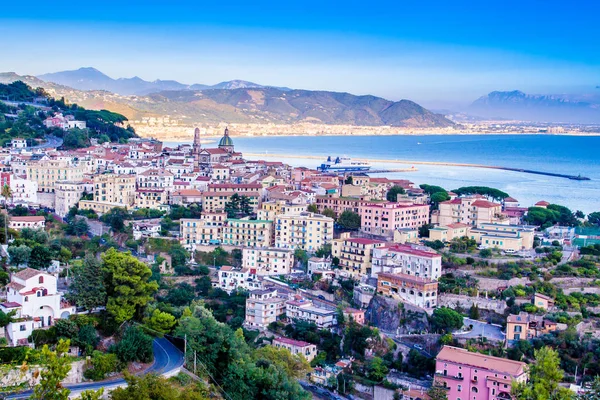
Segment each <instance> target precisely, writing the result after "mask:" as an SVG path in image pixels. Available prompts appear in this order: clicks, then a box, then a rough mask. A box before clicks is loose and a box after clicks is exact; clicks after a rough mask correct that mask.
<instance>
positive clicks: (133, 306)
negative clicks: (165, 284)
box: [102, 248, 158, 324]
mask: <svg viewBox="0 0 600 400" xmlns="http://www.w3.org/2000/svg"><path fill="white" fill-rule="evenodd" d="M102 271H103V272H104V287H105V288H106V294H107V298H108V301H107V303H106V311H108V313H109V314H110V315H111V317H112V318H113V319H114V320H115V322H116V323H118V324H121V323H123V322H125V321H128V320H130V319H132V318H133V317H134V316H135V315H136V314H138V315H139V314H140V313H141V311H142V309H143V308H144V307H145V306H146V304H148V302H149V301H151V300H152V295H153V294H154V292H156V290H158V284H157V283H156V282H150V281H149V280H150V277H151V276H152V271H151V270H150V268H148V266H147V265H146V264H144V263H143V262H141V261H139V260H138V259H137V258H135V257H134V256H132V255H131V253H130V252H126V253H120V252H118V251H117V250H115V249H114V248H110V249H108V250H107V251H106V253H104V255H103V256H102Z"/></svg>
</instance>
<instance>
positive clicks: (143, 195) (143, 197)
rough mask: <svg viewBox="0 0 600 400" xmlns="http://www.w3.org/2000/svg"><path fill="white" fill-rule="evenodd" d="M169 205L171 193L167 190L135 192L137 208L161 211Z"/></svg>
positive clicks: (147, 189)
mask: <svg viewBox="0 0 600 400" xmlns="http://www.w3.org/2000/svg"><path fill="white" fill-rule="evenodd" d="M168 203H169V192H168V191H167V190H166V189H161V188H157V189H151V188H137V189H136V190H135V206H136V207H137V208H156V209H160V208H162V207H164V206H166V205H167V204H168Z"/></svg>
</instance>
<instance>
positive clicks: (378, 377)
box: [367, 357, 389, 382]
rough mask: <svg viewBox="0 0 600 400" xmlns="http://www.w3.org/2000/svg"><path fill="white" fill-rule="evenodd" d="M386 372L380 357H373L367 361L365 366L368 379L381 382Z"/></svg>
mask: <svg viewBox="0 0 600 400" xmlns="http://www.w3.org/2000/svg"><path fill="white" fill-rule="evenodd" d="M388 372H389V370H388V368H387V367H386V366H385V364H384V362H383V360H382V359H381V358H380V357H373V359H372V360H371V361H370V362H369V365H368V367H367V374H368V376H369V379H371V380H373V381H375V382H381V381H382V380H383V379H384V378H385V377H386V375H387V374H388Z"/></svg>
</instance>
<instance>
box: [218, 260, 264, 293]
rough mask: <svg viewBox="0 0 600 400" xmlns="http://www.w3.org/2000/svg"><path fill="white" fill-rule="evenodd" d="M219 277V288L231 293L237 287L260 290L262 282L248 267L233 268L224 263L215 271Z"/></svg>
mask: <svg viewBox="0 0 600 400" xmlns="http://www.w3.org/2000/svg"><path fill="white" fill-rule="evenodd" d="M217 275H218V279H219V288H220V289H222V290H224V291H226V292H227V293H231V292H233V291H235V290H238V289H244V290H260V289H262V282H261V281H260V280H258V277H257V276H256V273H254V272H253V271H252V270H250V269H248V268H233V267H232V266H229V265H224V266H222V267H221V269H219V271H218V272H217Z"/></svg>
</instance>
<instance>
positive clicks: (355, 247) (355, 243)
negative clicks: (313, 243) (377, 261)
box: [331, 232, 385, 277]
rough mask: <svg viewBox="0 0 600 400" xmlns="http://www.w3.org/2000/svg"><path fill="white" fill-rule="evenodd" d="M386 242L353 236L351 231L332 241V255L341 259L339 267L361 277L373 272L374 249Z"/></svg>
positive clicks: (350, 274)
mask: <svg viewBox="0 0 600 400" xmlns="http://www.w3.org/2000/svg"><path fill="white" fill-rule="evenodd" d="M384 245H385V242H384V241H381V240H373V239H366V238H351V237H350V233H349V232H345V233H342V235H341V236H340V238H339V239H334V240H333V241H332V242H331V255H332V256H333V257H337V258H338V259H339V260H340V264H339V267H340V269H342V270H343V271H345V273H346V275H348V276H354V277H360V276H363V275H367V274H369V275H370V274H371V262H372V257H373V249H374V248H375V247H380V246H384Z"/></svg>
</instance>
